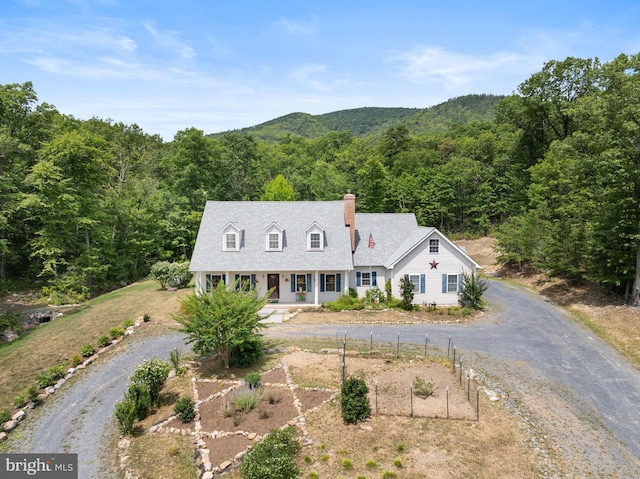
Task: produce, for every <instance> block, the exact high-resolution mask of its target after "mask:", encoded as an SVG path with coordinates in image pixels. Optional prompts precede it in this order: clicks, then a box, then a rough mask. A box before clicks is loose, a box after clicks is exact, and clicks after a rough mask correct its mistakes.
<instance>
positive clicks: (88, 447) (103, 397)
mask: <svg viewBox="0 0 640 479" xmlns="http://www.w3.org/2000/svg"><path fill="white" fill-rule="evenodd" d="M134 336H135V335H134ZM121 348H122V349H121V350H120V351H119V352H117V353H116V354H113V355H111V353H110V352H109V353H107V354H109V355H111V357H110V358H108V359H107V360H102V359H101V360H99V362H98V363H94V364H92V365H91V366H89V367H88V368H87V369H85V370H84V371H82V372H81V373H79V374H78V375H77V379H75V381H74V382H73V384H71V385H70V386H67V385H65V386H64V387H63V388H62V389H61V390H60V392H59V393H57V394H56V395H55V396H54V397H52V398H50V399H49V400H48V401H47V404H46V405H45V406H44V407H42V408H41V409H39V410H36V411H38V412H37V413H36V414H34V417H31V418H29V419H28V420H27V421H26V422H25V423H24V424H22V425H21V426H20V429H21V431H20V432H21V434H22V437H20V438H19V439H18V440H16V441H13V443H12V445H11V448H12V450H14V451H16V452H22V453H77V454H78V477H79V478H80V479H115V478H117V477H118V475H117V474H116V473H114V472H113V471H110V470H109V465H107V466H105V465H104V464H101V461H100V457H101V455H102V454H103V453H105V452H106V454H104V456H105V457H108V458H109V459H111V458H112V457H113V453H112V451H105V443H106V442H107V441H108V438H109V436H110V435H112V434H114V433H115V432H116V429H117V428H116V423H115V420H114V418H113V409H114V406H115V404H116V402H118V401H120V400H121V399H122V398H123V395H124V391H125V389H126V387H127V384H128V382H129V376H131V374H133V371H134V370H135V368H136V367H137V366H138V365H140V364H141V363H142V362H143V361H145V360H147V359H151V358H154V357H157V358H160V359H167V360H168V358H169V351H170V350H171V349H174V348H178V349H181V350H183V351H186V349H187V348H186V346H185V344H184V340H183V336H182V335H181V334H179V333H170V334H168V335H165V336H155V337H148V338H144V339H141V340H138V339H137V338H134V337H132V338H131V339H127V340H126V341H125V342H124V343H121Z"/></svg>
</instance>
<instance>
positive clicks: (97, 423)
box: [13, 280, 640, 479]
mask: <svg viewBox="0 0 640 479" xmlns="http://www.w3.org/2000/svg"><path fill="white" fill-rule="evenodd" d="M486 298H487V299H488V300H489V302H490V305H491V308H490V311H489V313H487V314H485V316H484V318H482V319H480V320H478V321H476V322H474V323H472V324H460V325H456V324H425V325H395V326H392V325H345V326H335V325H332V326H317V325H295V324H286V323H285V324H276V325H271V326H270V327H269V328H268V329H267V335H268V336H276V337H281V336H294V337H295V336H309V335H323V336H329V337H331V338H335V337H336V336H338V337H342V335H344V334H345V332H346V334H347V336H348V337H349V338H354V339H357V338H359V339H365V340H368V339H369V338H370V334H371V333H372V332H373V336H374V340H375V341H388V342H390V344H392V345H395V343H396V341H397V337H398V333H399V334H400V340H401V342H403V343H415V344H419V345H422V344H424V338H425V334H428V335H429V343H430V344H431V345H436V346H438V347H439V348H441V349H442V350H444V351H445V352H446V349H447V344H448V340H449V336H451V338H452V340H453V343H454V344H455V345H456V348H457V350H458V351H460V353H461V354H462V356H463V361H464V365H465V368H467V367H469V365H471V367H472V368H473V369H474V370H477V371H479V372H480V373H481V375H482V376H483V377H484V379H485V381H486V382H487V383H489V384H490V385H491V387H492V388H494V389H497V390H498V391H499V392H503V393H504V395H505V400H504V401H503V404H505V405H506V407H507V408H509V409H510V410H511V411H512V412H513V414H514V415H515V416H516V417H517V419H518V421H519V424H520V425H521V428H522V429H523V431H525V433H526V437H527V438H528V440H529V441H530V446H531V448H532V449H533V450H534V451H535V453H536V454H537V456H538V463H539V468H540V472H541V475H543V476H545V477H557V478H560V477H562V478H576V479H577V478H584V477H600V478H612V477H616V478H632V477H640V459H639V458H640V434H638V431H640V422H639V421H640V373H639V372H638V371H637V370H636V369H634V368H633V367H632V366H631V365H630V364H628V362H627V361H626V360H625V359H624V358H622V357H621V356H620V355H619V354H617V353H616V352H615V351H614V350H613V349H612V348H611V347H609V346H608V345H607V344H605V343H603V342H602V341H600V340H599V339H598V338H596V337H593V336H592V335H591V333H590V332H589V331H587V330H586V329H584V328H582V327H581V326H579V325H577V324H576V323H574V322H573V321H571V319H570V318H569V317H568V316H567V314H566V313H565V312H564V311H563V310H561V309H560V308H557V307H555V306H553V305H552V304H550V303H548V302H546V301H545V300H544V299H543V298H541V297H540V296H537V295H534V294H532V293H529V292H526V291H524V290H521V289H518V288H516V287H514V286H511V285H509V284H507V283H503V282H501V281H496V280H492V281H491V282H490V288H489V290H488V291H487V293H486ZM128 341H129V340H128ZM123 346H124V347H123V350H122V352H120V353H118V354H115V355H113V357H112V358H110V359H109V360H108V361H102V362H101V363H100V364H94V365H92V366H90V367H89V368H88V370H86V372H83V373H82V374H81V375H80V376H79V377H78V379H77V380H76V381H75V382H74V384H72V385H70V386H69V387H67V386H65V387H64V388H63V392H62V394H57V395H56V396H57V397H56V398H55V399H53V400H50V401H49V402H48V403H47V405H46V407H44V408H42V410H41V411H40V412H39V413H38V415H39V417H37V418H31V419H30V420H28V421H27V423H25V424H23V425H22V426H21V429H22V430H23V431H22V434H23V437H22V438H20V439H18V440H15V441H14V443H13V450H15V451H19V452H50V453H54V452H75V453H78V461H79V469H80V470H79V477H81V478H82V479H94V478H95V479H97V478H100V479H112V478H115V477H117V475H116V474H115V473H114V472H113V471H109V470H106V469H104V468H103V466H102V465H101V464H100V461H99V457H100V453H101V452H102V451H103V449H104V447H105V446H104V444H105V439H106V438H107V437H108V435H109V434H113V433H114V431H115V423H114V421H113V408H114V405H115V403H116V402H117V401H119V400H120V399H121V398H122V395H123V393H124V389H125V387H126V384H127V382H128V377H129V376H130V375H131V374H132V372H133V370H134V369H135V368H136V367H137V366H138V365H139V364H140V363H141V362H142V361H144V360H146V359H149V358H152V357H160V358H163V359H167V358H168V351H169V350H171V349H173V348H175V347H177V348H180V349H182V350H186V349H187V347H186V346H185V345H184V341H183V337H182V336H181V335H180V334H178V333H171V334H168V335H166V336H157V337H150V338H145V339H140V340H138V339H136V338H132V340H130V341H129V342H128V343H126V344H124V345H123ZM107 454H110V451H107Z"/></svg>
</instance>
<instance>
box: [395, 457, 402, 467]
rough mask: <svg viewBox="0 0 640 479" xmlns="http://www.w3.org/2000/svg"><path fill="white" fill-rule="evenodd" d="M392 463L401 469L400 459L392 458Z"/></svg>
mask: <svg viewBox="0 0 640 479" xmlns="http://www.w3.org/2000/svg"><path fill="white" fill-rule="evenodd" d="M393 465H394V466H396V467H397V468H398V469H402V460H400V459H394V460H393Z"/></svg>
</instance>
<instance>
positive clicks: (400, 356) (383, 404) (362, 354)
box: [337, 332, 480, 420]
mask: <svg viewBox="0 0 640 479" xmlns="http://www.w3.org/2000/svg"><path fill="white" fill-rule="evenodd" d="M347 343H348V338H347V335H346V332H345V334H344V336H343V337H342V338H340V339H339V341H338V344H337V345H339V346H340V348H339V349H338V352H339V354H340V355H341V373H340V374H341V378H340V379H341V384H342V383H343V382H344V380H345V378H347V377H349V376H351V375H360V376H363V379H364V380H365V382H366V384H367V386H368V388H369V394H368V396H369V402H370V404H371V412H372V414H380V415H396V416H411V417H427V418H446V419H461V420H479V419H480V405H479V395H480V388H479V387H478V385H477V382H476V381H475V376H474V373H473V371H472V369H471V368H469V367H466V365H465V362H464V359H463V358H462V356H461V355H460V353H459V351H458V350H457V348H456V347H455V345H454V344H453V341H452V339H451V337H449V339H448V345H447V351H446V358H445V357H444V352H443V351H441V350H440V349H439V348H435V347H433V346H430V343H429V336H428V334H426V335H425V340H424V345H422V346H421V347H420V348H417V347H416V346H417V345H416V344H415V343H411V344H410V345H409V344H407V345H403V344H402V342H401V336H400V333H398V335H397V337H396V338H395V341H394V344H389V342H387V343H386V344H383V345H382V346H381V347H379V348H374V346H380V344H378V343H376V344H375V345H374V341H373V333H371V336H370V338H369V341H368V343H369V344H368V346H369V348H368V349H369V350H368V351H363V350H362V347H360V351H359V353H357V354H353V353H348V352H347ZM360 346H361V342H360ZM406 350H408V351H411V353H409V354H407V353H406V352H405V351H406ZM363 361H368V362H369V364H368V365H367V366H366V367H365V363H363ZM376 361H377V362H378V365H374V364H372V363H371V362H376ZM365 370H366V371H367V373H366V374H365V373H364V371H365Z"/></svg>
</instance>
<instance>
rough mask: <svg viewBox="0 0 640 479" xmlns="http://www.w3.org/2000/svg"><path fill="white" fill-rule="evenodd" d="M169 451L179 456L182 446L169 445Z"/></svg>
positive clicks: (171, 454) (170, 453)
mask: <svg viewBox="0 0 640 479" xmlns="http://www.w3.org/2000/svg"><path fill="white" fill-rule="evenodd" d="M167 452H168V453H169V455H170V456H177V455H178V454H180V447H179V446H171V447H169V450H168V451H167Z"/></svg>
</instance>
